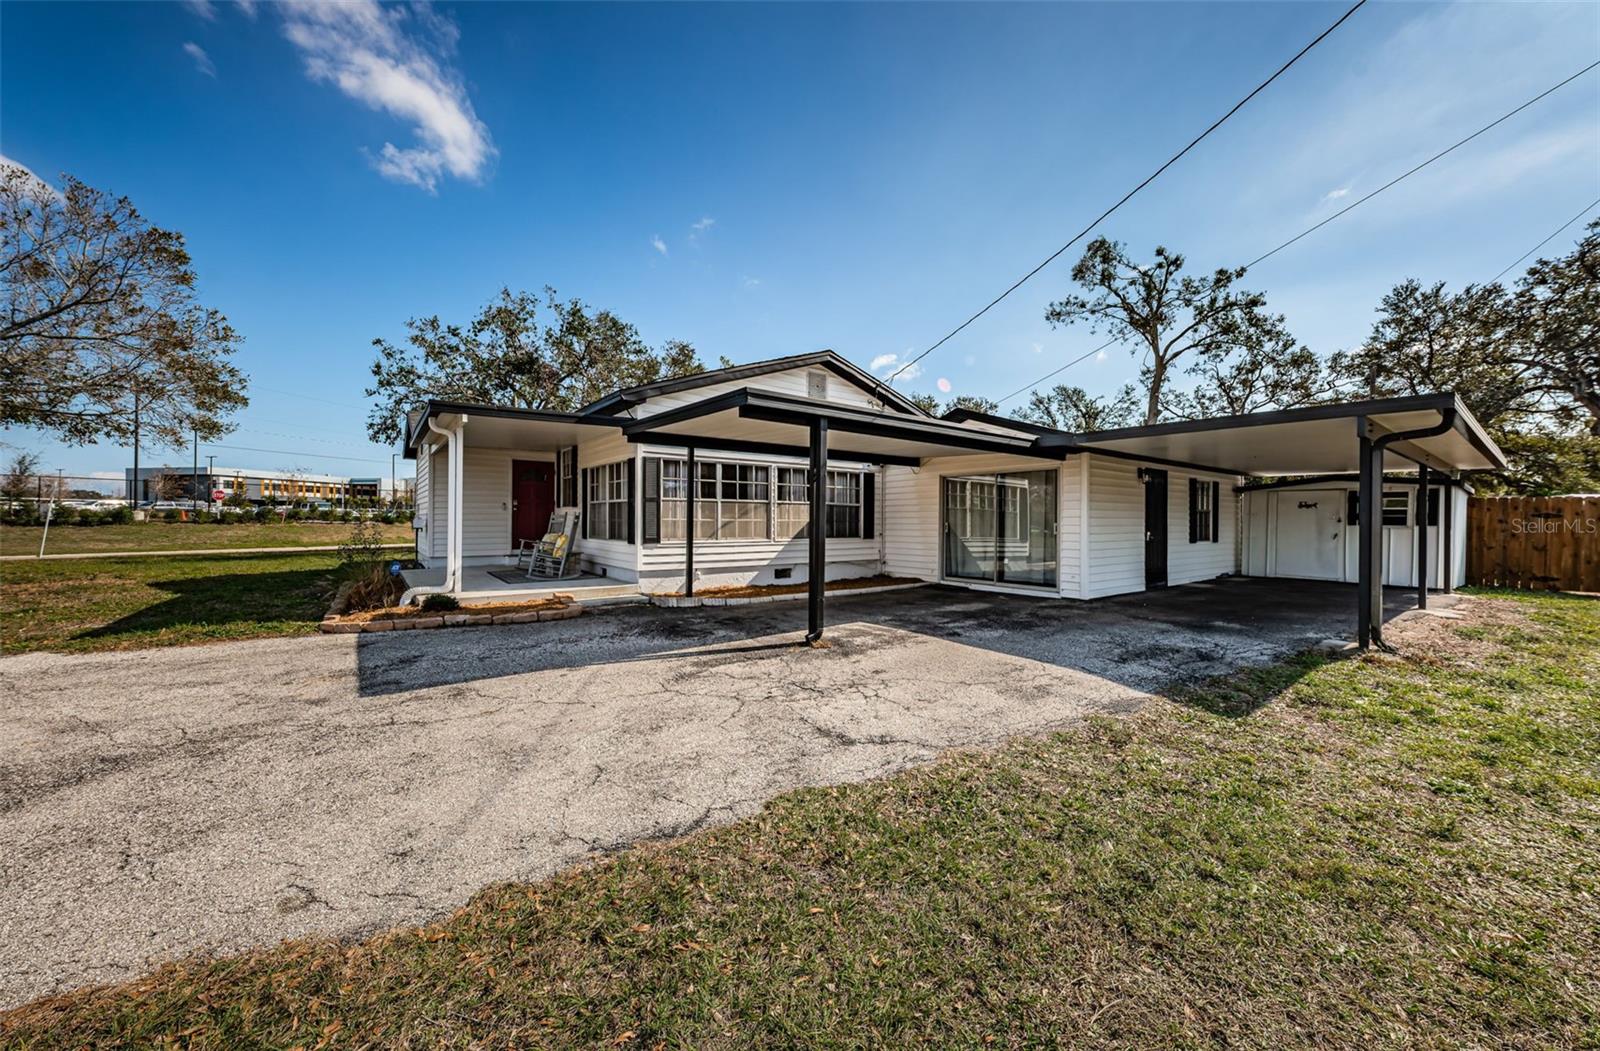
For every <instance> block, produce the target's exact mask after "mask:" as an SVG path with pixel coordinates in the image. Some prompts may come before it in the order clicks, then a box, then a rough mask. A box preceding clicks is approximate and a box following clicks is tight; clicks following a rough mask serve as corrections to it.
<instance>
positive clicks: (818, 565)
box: [806, 420, 828, 642]
mask: <svg viewBox="0 0 1600 1051" xmlns="http://www.w3.org/2000/svg"><path fill="white" fill-rule="evenodd" d="M827 517H828V421H827V420H812V421H811V517H810V521H809V523H808V526H809V529H808V536H809V539H810V541H811V551H810V554H811V565H810V567H809V569H807V571H806V595H807V597H808V599H809V603H808V605H809V606H810V611H809V617H808V625H809V626H808V629H807V631H806V641H807V642H816V641H817V640H818V639H820V638H822V596H823V592H824V590H825V589H826V587H827V582H828V581H827V576H828V523H827Z"/></svg>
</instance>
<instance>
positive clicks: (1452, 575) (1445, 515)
mask: <svg viewBox="0 0 1600 1051" xmlns="http://www.w3.org/2000/svg"><path fill="white" fill-rule="evenodd" d="M1454 481H1455V478H1454V476H1453V475H1448V474H1447V475H1445V476H1444V485H1442V486H1440V488H1439V527H1440V530H1441V536H1440V538H1439V539H1440V540H1442V541H1444V545H1443V546H1444V559H1443V561H1441V562H1440V563H1439V582H1440V583H1441V584H1443V585H1444V586H1443V587H1442V588H1440V590H1441V591H1443V592H1444V593H1445V594H1446V595H1448V594H1450V593H1451V592H1453V591H1455V589H1456V538H1455V521H1454V518H1455V513H1456V490H1455V486H1454V485H1453V484H1451V483H1452V482H1454Z"/></svg>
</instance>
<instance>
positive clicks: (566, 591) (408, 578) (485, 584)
mask: <svg viewBox="0 0 1600 1051" xmlns="http://www.w3.org/2000/svg"><path fill="white" fill-rule="evenodd" d="M507 568H509V567H505V566H463V567H462V569H461V590H460V591H459V592H458V593H457V594H456V598H458V599H460V600H461V601H462V602H466V603H471V602H522V601H532V600H533V599H541V598H551V597H553V596H555V595H557V594H563V595H571V596H573V597H574V598H576V599H577V600H578V601H580V602H595V601H612V600H616V599H629V598H636V597H638V595H639V585H637V584H630V583H627V582H625V581H619V580H613V579H612V578H610V577H600V576H589V575H584V576H576V577H565V578H563V579H561V580H541V579H538V578H534V579H529V580H516V581H508V580H502V579H500V578H499V577H496V576H494V575H493V573H494V572H501V573H504V572H506V570H507ZM401 575H402V576H403V577H404V578H405V582H406V587H408V588H417V587H440V586H442V585H443V584H444V583H445V581H446V579H447V575H448V571H447V570H446V569H445V567H444V566H435V567H434V568H432V569H406V570H402V571H401Z"/></svg>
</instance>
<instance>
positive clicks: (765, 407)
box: [623, 387, 1067, 460]
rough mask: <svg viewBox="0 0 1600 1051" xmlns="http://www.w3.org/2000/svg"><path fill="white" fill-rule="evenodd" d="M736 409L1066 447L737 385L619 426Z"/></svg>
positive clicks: (936, 441)
mask: <svg viewBox="0 0 1600 1051" xmlns="http://www.w3.org/2000/svg"><path fill="white" fill-rule="evenodd" d="M730 409H731V410H737V411H738V413H739V415H740V416H741V417H744V418H747V419H758V420H767V421H769V422H774V423H795V424H800V423H809V422H810V421H811V420H814V419H826V420H827V421H828V426H829V427H830V428H832V429H835V430H839V431H844V432H847V433H852V434H867V435H872V436H875V437H880V438H899V439H901V440H904V441H925V442H928V443H929V444H933V445H948V446H952V447H954V448H966V449H978V450H982V451H985V452H1005V453H1013V454H1016V455H1019V456H1036V457H1039V458H1041V459H1047V460H1059V459H1063V458H1064V457H1065V455H1066V452H1067V450H1062V449H1051V450H1047V451H1041V450H1040V449H1039V447H1038V444H1037V439H1029V438H1023V437H1020V436H1018V437H1008V436H1007V435H1003V434H994V433H991V432H989V431H978V430H973V429H971V428H967V427H962V426H961V425H960V424H959V423H953V422H951V421H949V420H939V419H933V418H930V417H928V416H926V415H923V416H921V417H906V416H899V415H895V414H891V413H886V412H876V411H873V410H870V409H857V408H854V407H852V406H847V405H840V404H838V403H837V402H826V401H816V400H814V399H811V398H796V397H792V396H790V395H787V394H777V393H774V392H771V391H762V390H754V389H752V388H749V387H741V388H740V389H738V390H733V391H729V392H727V393H726V394H719V395H717V396H716V397H713V398H707V399H705V400H704V401H697V402H694V403H693V404H690V405H684V406H680V407H679V408H676V409H668V410H667V411H665V412H659V413H654V414H652V415H650V416H645V417H642V418H640V419H637V420H629V421H627V422H626V423H624V425H623V433H624V434H627V435H628V436H629V437H630V438H631V437H632V436H634V435H637V434H648V433H650V432H651V431H653V430H656V429H657V428H660V427H665V426H669V425H671V424H676V423H683V422H685V421H687V420H695V419H699V418H701V417H703V416H709V415H712V414H713V413H718V412H725V411H728V410H730Z"/></svg>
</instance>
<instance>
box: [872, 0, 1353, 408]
mask: <svg viewBox="0 0 1600 1051" xmlns="http://www.w3.org/2000/svg"><path fill="white" fill-rule="evenodd" d="M1366 2H1367V0H1356V3H1355V5H1354V6H1352V7H1351V8H1350V9H1349V10H1348V11H1346V12H1345V13H1344V14H1342V15H1340V16H1339V20H1338V21H1337V22H1335V23H1333V25H1331V26H1329V27H1328V28H1327V29H1324V30H1323V31H1322V32H1321V33H1318V34H1317V36H1316V38H1315V39H1314V40H1312V41H1311V43H1309V44H1307V45H1306V46H1305V47H1303V48H1301V49H1300V50H1299V51H1298V52H1296V53H1295V56H1294V57H1293V58H1291V59H1290V60H1289V61H1287V62H1285V63H1284V64H1283V65H1281V66H1279V67H1278V71H1277V72H1276V73H1274V74H1272V76H1270V77H1268V78H1267V79H1266V80H1263V81H1262V82H1261V83H1260V84H1257V85H1256V87H1255V90H1253V91H1251V92H1250V94H1248V95H1246V96H1245V97H1244V98H1242V99H1240V100H1239V101H1238V102H1236V103H1234V104H1233V108H1232V109H1230V110H1228V112H1226V113H1224V114H1223V115H1222V116H1220V117H1218V118H1217V119H1216V120H1215V121H1213V122H1212V124H1211V126H1210V127H1209V128H1207V129H1206V130H1205V131H1202V132H1201V133H1200V134H1199V135H1197V136H1195V137H1194V139H1193V140H1191V141H1190V143H1189V145H1187V146H1185V147H1184V148H1183V149H1181V150H1179V151H1178V152H1177V153H1174V154H1173V155H1172V156H1171V157H1169V158H1168V159H1167V162H1166V163H1165V164H1163V165H1162V166H1161V167H1159V168H1157V169H1156V170H1155V171H1154V172H1152V173H1151V174H1150V175H1149V176H1147V177H1146V178H1145V180H1144V181H1143V182H1141V183H1140V184H1139V185H1137V186H1135V187H1134V188H1133V189H1131V190H1129V191H1128V192H1127V193H1125V194H1123V195H1122V198H1121V200H1119V201H1117V203H1116V204H1113V205H1112V206H1111V207H1110V208H1107V209H1106V210H1105V211H1103V212H1101V213H1100V214H1099V215H1098V216H1096V217H1095V219H1094V221H1093V222H1091V223H1090V224H1089V225H1088V226H1085V227H1084V228H1083V229H1082V230H1079V231H1078V232H1077V233H1076V234H1074V235H1073V236H1072V239H1071V240H1069V241H1068V242H1067V243H1066V244H1064V245H1062V246H1061V247H1060V248H1057V249H1056V250H1055V251H1054V252H1051V253H1050V254H1049V255H1048V256H1046V257H1045V259H1044V261H1043V262H1042V263H1040V264H1039V265H1038V266H1036V267H1034V268H1033V269H1032V270H1029V271H1028V272H1027V273H1026V274H1023V275H1022V276H1021V277H1019V278H1018V279H1017V280H1016V281H1015V282H1014V283H1013V284H1012V285H1011V287H1010V288H1008V289H1006V290H1005V291H1004V292H1001V293H1000V294H999V295H998V296H995V297H994V298H993V299H991V300H990V301H989V302H988V304H987V305H986V306H985V307H984V308H983V309H982V310H980V311H978V312H977V313H976V314H974V315H972V316H971V317H969V318H967V320H965V321H963V322H962V323H961V324H959V325H957V326H956V327H955V328H953V329H951V330H950V331H949V332H948V333H946V334H945V336H944V338H943V339H940V340H939V342H937V343H935V344H934V345H933V346H931V347H929V348H928V349H927V350H925V351H923V352H922V353H921V354H918V355H917V356H916V357H914V358H912V359H911V360H910V361H908V362H906V363H905V364H903V365H901V366H900V367H899V368H897V369H895V370H894V372H892V373H890V374H889V379H888V382H890V383H893V382H894V379H895V377H896V376H898V375H900V373H902V372H904V371H905V370H906V369H908V368H910V367H911V366H913V365H915V364H916V363H917V362H919V361H921V360H922V359H923V358H925V357H927V356H928V355H929V354H932V353H933V352H934V351H936V350H938V349H939V348H940V347H942V346H944V345H945V344H946V343H948V342H949V341H950V340H951V339H952V338H954V337H955V335H956V334H957V333H959V332H960V331H961V330H962V329H964V328H966V327H967V326H968V325H970V324H972V323H973V322H974V321H976V320H978V319H979V318H981V317H982V316H983V315H985V314H987V313H988V312H989V311H990V310H992V309H993V308H994V307H995V306H996V305H998V304H999V303H1000V301H1001V300H1003V299H1005V298H1006V297H1007V296H1009V295H1010V294H1011V293H1013V292H1015V291H1016V290H1017V289H1019V288H1021V287H1022V286H1023V285H1024V284H1026V283H1027V282H1028V280H1029V279H1031V278H1032V277H1033V276H1034V275H1035V274H1037V273H1038V272H1039V271H1041V270H1043V269H1044V268H1045V267H1047V266H1049V265H1050V264H1051V263H1053V262H1055V261H1056V260H1057V259H1059V258H1060V257H1061V255H1062V253H1063V252H1065V251H1066V250H1067V249H1069V248H1071V247H1072V246H1073V245H1075V244H1077V243H1078V241H1080V240H1082V239H1083V237H1084V236H1085V235H1086V234H1088V233H1089V232H1090V231H1092V230H1093V229H1094V228H1095V227H1097V226H1099V225H1100V224H1101V223H1102V222H1104V221H1105V220H1106V219H1107V218H1108V217H1110V215H1111V213H1112V212H1115V211H1116V210H1117V209H1118V208H1121V207H1122V206H1123V205H1125V204H1127V203H1128V202H1129V201H1130V200H1132V199H1133V195H1134V194H1136V193H1138V192H1139V191H1140V190H1143V189H1144V188H1145V187H1146V186H1149V185H1150V184H1151V183H1153V182H1155V181H1156V179H1158V178H1159V177H1160V176H1161V173H1163V172H1165V171H1166V170H1167V169H1168V168H1170V167H1172V166H1173V165H1174V164H1176V163H1178V161H1179V160H1181V159H1182V158H1183V156H1184V154H1186V153H1188V152H1189V151H1190V150H1192V149H1194V148H1195V147H1196V146H1198V145H1200V143H1201V142H1202V141H1204V140H1205V139H1206V137H1207V136H1209V135H1210V134H1211V133H1212V132H1214V131H1216V130H1217V129H1218V128H1220V127H1222V125H1223V124H1224V123H1225V122H1226V121H1227V120H1228V118H1229V117H1232V116H1233V115H1234V114H1235V113H1237V112H1239V111H1240V110H1241V109H1243V108H1244V106H1245V104H1246V103H1248V102H1249V101H1250V100H1251V99H1253V98H1255V97H1256V96H1257V95H1259V94H1261V92H1263V91H1265V90H1266V89H1267V86H1268V85H1270V84H1271V83H1272V82H1273V81H1275V80H1277V79H1278V78H1279V77H1281V76H1283V74H1284V73H1286V72H1287V71H1288V69H1289V67H1290V66H1292V65H1294V64H1295V63H1296V62H1298V61H1300V59H1302V58H1304V57H1305V55H1306V53H1307V52H1309V51H1310V50H1311V49H1312V48H1314V47H1316V46H1317V45H1318V44H1320V43H1322V41H1323V40H1324V39H1326V38H1327V36H1328V35H1329V34H1330V33H1332V32H1333V31H1334V30H1335V29H1338V28H1339V27H1340V26H1342V25H1343V24H1344V22H1345V20H1346V19H1347V18H1349V17H1350V16H1351V15H1353V14H1355V13H1356V12H1357V11H1359V10H1360V9H1361V8H1362V7H1363V6H1364V5H1365V4H1366Z"/></svg>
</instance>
